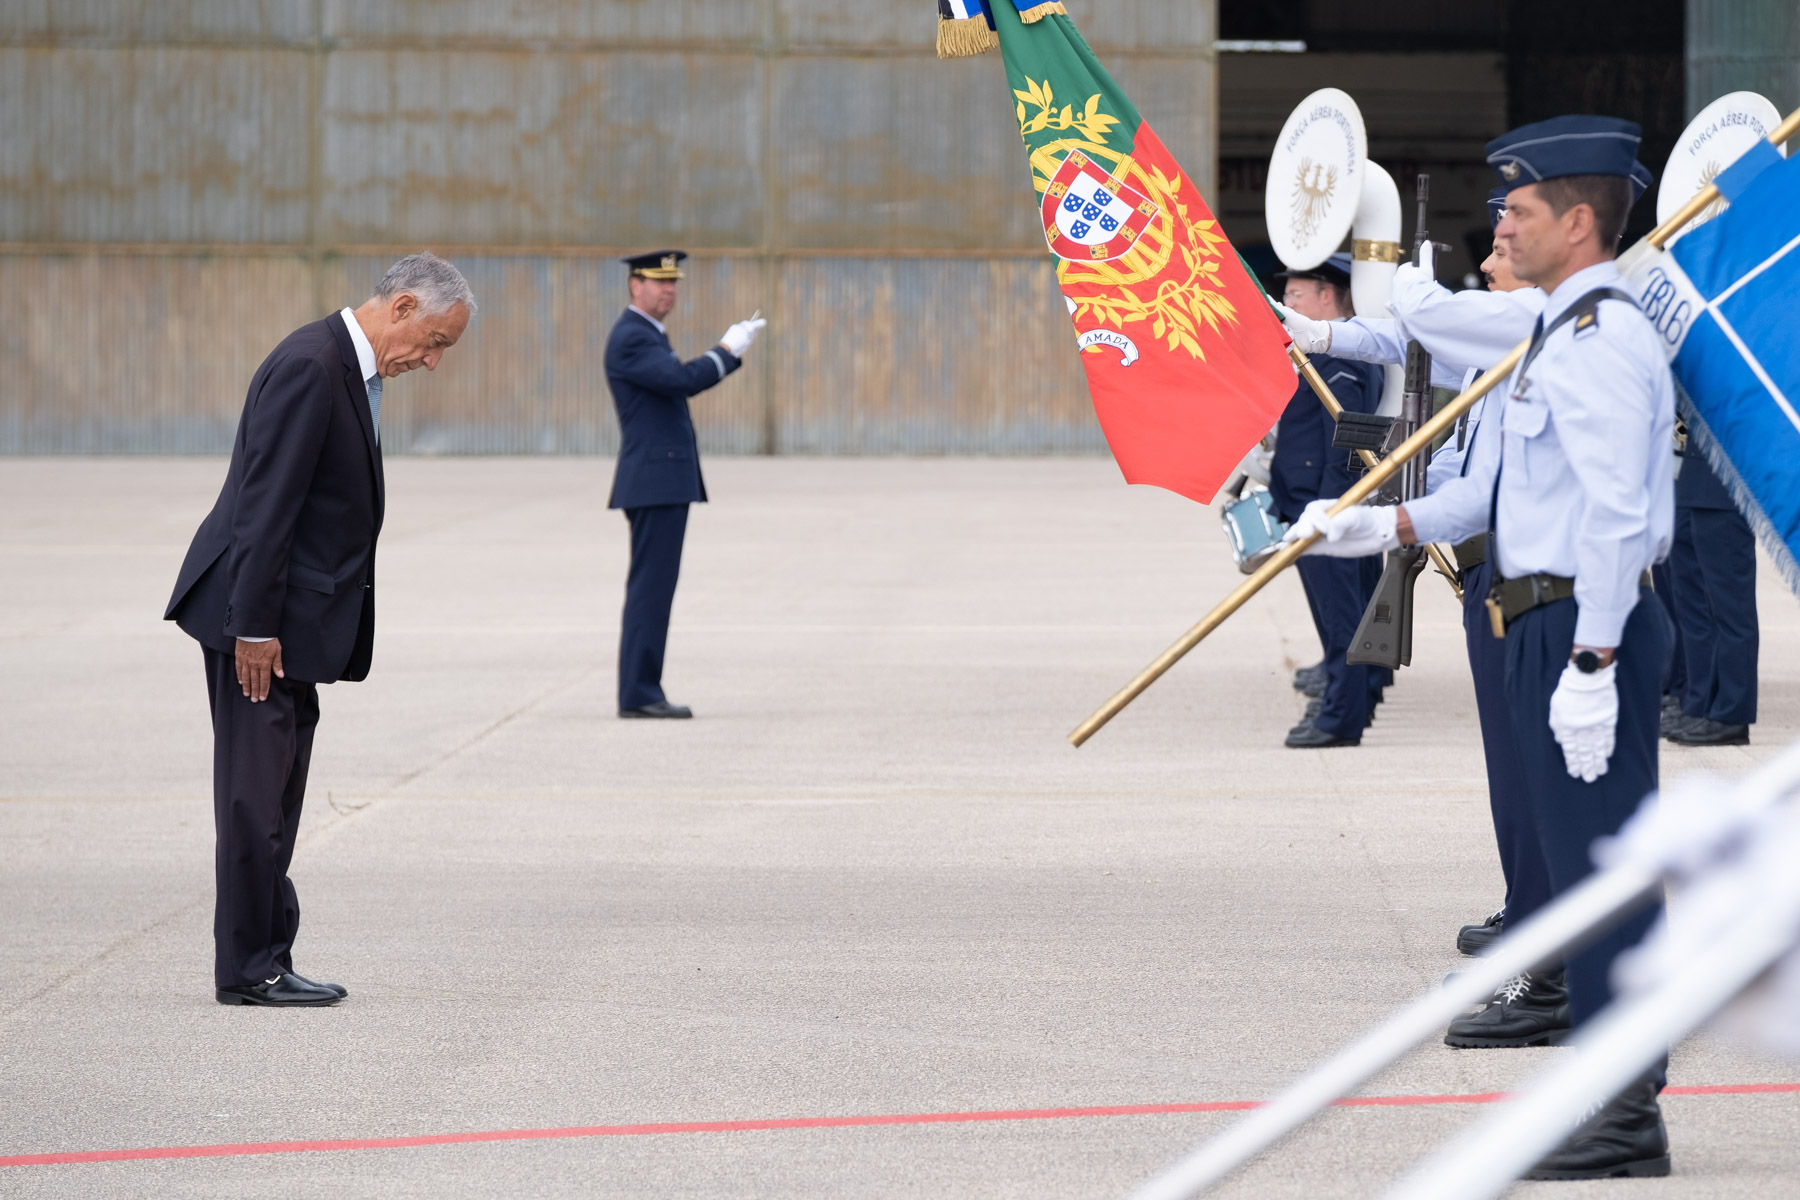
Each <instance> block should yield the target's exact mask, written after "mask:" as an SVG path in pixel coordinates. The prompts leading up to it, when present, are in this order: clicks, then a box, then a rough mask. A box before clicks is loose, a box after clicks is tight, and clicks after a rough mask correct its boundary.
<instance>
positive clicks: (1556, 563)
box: [1406, 261, 1675, 648]
mask: <svg viewBox="0 0 1800 1200" xmlns="http://www.w3.org/2000/svg"><path fill="white" fill-rule="evenodd" d="M1620 281H1621V277H1620V275H1619V271H1618V268H1617V267H1616V266H1614V265H1613V263H1612V262H1610V261H1608V262H1604V263H1596V264H1595V265H1593V266H1591V267H1587V268H1585V269H1583V270H1580V271H1577V272H1576V273H1575V274H1573V275H1571V276H1569V278H1567V279H1565V280H1563V282H1562V284H1561V286H1559V287H1558V288H1557V289H1556V291H1554V292H1552V293H1550V295H1549V296H1548V297H1547V298H1546V302H1545V305H1544V312H1543V321H1544V324H1545V325H1546V326H1548V325H1549V324H1550V323H1551V322H1553V321H1555V320H1556V318H1557V317H1558V316H1560V315H1562V313H1563V312H1564V311H1566V310H1567V309H1568V308H1569V306H1570V305H1572V304H1574V303H1575V301H1577V300H1579V299H1580V298H1581V297H1582V296H1584V295H1586V294H1587V293H1588V292H1590V291H1592V290H1594V289H1595V288H1598V287H1607V286H1613V287H1617V286H1619V284H1620ZM1508 294H1509V295H1517V293H1508ZM1575 324H1576V323H1575V322H1569V323H1568V324H1565V325H1564V326H1563V327H1562V328H1560V329H1558V330H1556V331H1555V332H1554V333H1552V334H1551V335H1550V337H1549V338H1548V339H1547V340H1546V341H1545V343H1544V346H1543V348H1542V349H1541V350H1540V351H1539V353H1538V356H1537V358H1536V360H1535V361H1533V363H1532V364H1531V367H1530V369H1529V370H1527V371H1526V372H1524V374H1523V377H1522V378H1521V376H1520V374H1519V373H1518V372H1514V374H1513V377H1512V378H1511V379H1510V380H1508V381H1507V382H1506V383H1505V384H1504V385H1502V386H1501V387H1500V388H1496V389H1495V390H1494V391H1493V392H1491V393H1490V394H1489V395H1490V399H1491V400H1492V401H1493V403H1494V404H1495V405H1497V406H1498V409H1499V411H1498V413H1497V414H1496V415H1497V416H1498V417H1499V430H1500V432H1501V434H1502V436H1501V437H1499V438H1494V437H1485V438H1482V439H1481V440H1480V442H1478V443H1477V449H1476V452H1475V453H1473V454H1472V455H1471V456H1470V459H1469V462H1468V469H1467V471H1466V472H1465V473H1464V474H1463V475H1462V476H1461V477H1460V478H1457V479H1450V480H1446V481H1445V482H1444V484H1443V486H1442V487H1441V488H1439V489H1438V490H1437V491H1436V492H1435V493H1434V494H1432V495H1430V496H1426V497H1424V498H1423V499H1420V500H1413V501H1409V502H1408V503H1407V505H1406V512H1407V515H1408V516H1409V517H1410V518H1411V519H1412V526H1413V532H1414V534H1415V536H1416V537H1417V538H1418V540H1419V541H1421V542H1435V541H1460V540H1461V539H1463V538H1466V537H1469V536H1471V535H1473V534H1476V533H1480V532H1482V531H1483V530H1485V529H1487V527H1488V514H1489V505H1490V503H1494V504H1495V512H1494V516H1495V529H1496V533H1497V535H1498V545H1497V547H1495V549H1496V550H1497V565H1498V567H1499V569H1500V573H1501V574H1502V575H1503V576H1505V577H1506V578H1509V579H1518V578H1521V577H1523V576H1526V575H1533V574H1538V573H1540V572H1542V573H1546V574H1551V575H1562V576H1565V577H1572V578H1573V579H1574V580H1575V601H1576V603H1577V604H1578V605H1579V606H1580V610H1581V611H1580V615H1579V616H1578V617H1577V619H1576V622H1575V642H1576V644H1578V645H1582V646H1595V647H1602V648H1604V647H1612V646H1617V645H1618V644H1619V642H1620V640H1621V638H1622V636H1623V631H1624V628H1625V619H1626V618H1627V617H1629V616H1630V615H1631V610H1632V608H1634V607H1635V606H1636V605H1637V602H1638V579H1639V577H1640V576H1641V575H1642V574H1643V573H1644V572H1645V571H1646V570H1648V569H1649V568H1650V566H1651V565H1652V564H1653V563H1657V562H1660V561H1662V560H1663V559H1664V558H1666V557H1667V556H1668V553H1669V543H1670V540H1671V536H1672V533H1673V530H1674V524H1675V481H1674V475H1673V471H1672V470H1671V467H1670V463H1669V456H1668V453H1667V447H1668V446H1669V445H1670V442H1671V439H1672V438H1673V437H1674V433H1675V384H1674V380H1673V378H1672V377H1671V376H1670V374H1669V366H1668V360H1667V359H1666V358H1665V357H1664V356H1663V352H1662V349H1661V344H1660V343H1659V342H1658V340H1657V337H1656V333H1655V331H1654V330H1652V329H1651V327H1650V323H1649V321H1647V320H1645V318H1644V315H1643V314H1642V313H1641V312H1639V311H1638V308H1637V306H1636V305H1634V304H1631V303H1629V302H1625V301H1618V300H1606V301H1604V302H1602V303H1601V305H1600V309H1599V320H1598V322H1597V323H1596V324H1595V325H1594V326H1592V327H1590V328H1588V329H1585V330H1582V331H1580V332H1577V331H1576V329H1575ZM1496 357H1498V356H1496ZM1492 411H1493V410H1490V412H1492ZM1495 449H1498V450H1499V453H1498V454H1495V453H1493V450H1495ZM1496 473H1497V474H1498V476H1499V482H1500V486H1499V493H1498V497H1497V500H1496V498H1495V490H1494V479H1495V475H1496Z"/></svg>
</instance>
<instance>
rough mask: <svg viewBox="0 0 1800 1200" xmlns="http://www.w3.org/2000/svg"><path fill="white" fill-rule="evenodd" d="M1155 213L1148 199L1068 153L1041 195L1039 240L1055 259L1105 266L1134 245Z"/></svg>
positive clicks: (1094, 164) (1096, 165)
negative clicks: (1041, 225)
mask: <svg viewBox="0 0 1800 1200" xmlns="http://www.w3.org/2000/svg"><path fill="white" fill-rule="evenodd" d="M1157 212H1158V209H1157V206H1156V205H1155V204H1154V203H1153V202H1152V201H1151V200H1150V198H1149V197H1148V196H1146V195H1144V194H1143V193H1142V192H1140V191H1138V190H1137V189H1136V188H1134V187H1132V186H1131V185H1130V184H1128V183H1125V182H1124V181H1123V180H1120V179H1118V178H1116V177H1114V176H1113V175H1110V174H1108V173H1107V171H1106V170H1105V168H1103V167H1101V166H1100V164H1099V163H1097V162H1095V161H1094V160H1093V159H1091V158H1089V157H1088V156H1087V155H1085V154H1083V153H1082V152H1081V151H1079V150H1071V151H1069V153H1068V156H1067V157H1066V158H1064V159H1063V160H1062V165H1061V166H1060V167H1058V168H1057V171H1056V174H1055V175H1054V176H1052V177H1051V180H1050V185H1049V187H1047V188H1045V189H1044V200H1043V206H1042V213H1043V218H1044V240H1045V241H1046V242H1048V243H1049V244H1050V250H1051V252H1052V253H1054V254H1055V255H1056V256H1057V257H1058V258H1064V259H1070V260H1074V261H1078V262H1110V261H1111V260H1113V259H1115V258H1118V257H1120V256H1121V255H1123V254H1124V253H1125V252H1126V251H1128V250H1130V249H1131V248H1132V247H1133V246H1135V245H1136V244H1137V240H1138V238H1139V237H1140V236H1141V235H1142V234H1143V232H1144V230H1145V229H1146V228H1147V227H1148V226H1149V224H1150V221H1151V219H1152V218H1154V217H1155V216H1156V214H1157Z"/></svg>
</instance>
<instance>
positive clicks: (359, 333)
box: [238, 308, 376, 642]
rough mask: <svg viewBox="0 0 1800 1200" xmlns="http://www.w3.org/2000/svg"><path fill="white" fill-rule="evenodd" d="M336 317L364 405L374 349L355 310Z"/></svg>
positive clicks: (245, 639)
mask: <svg viewBox="0 0 1800 1200" xmlns="http://www.w3.org/2000/svg"><path fill="white" fill-rule="evenodd" d="M338 316H340V317H342V318H344V326H345V328H347V329H348V330H349V331H350V344H351V345H352V346H354V347H355V348H356V369H357V370H358V371H360V372H361V373H362V380H363V402H364V403H365V404H366V403H368V399H369V380H370V379H372V378H374V376H375V370H376V366H375V347H374V346H371V345H370V344H369V335H368V334H366V333H364V332H363V327H362V326H361V325H359V324H357V323H356V310H355V309H351V308H340V309H338ZM274 640H275V639H274V638H273V637H272V636H271V637H240V638H239V639H238V641H240V642H272V641H274Z"/></svg>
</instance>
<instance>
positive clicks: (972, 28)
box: [937, 5, 1049, 58]
mask: <svg viewBox="0 0 1800 1200" xmlns="http://www.w3.org/2000/svg"><path fill="white" fill-rule="evenodd" d="M1040 7H1049V6H1048V5H1044V6H1040ZM999 44H1000V39H999V38H998V37H996V36H995V34H994V31H993V30H991V29H989V28H988V23H987V18H986V17H981V16H976V17H968V18H966V19H963V20H954V19H951V18H944V19H942V20H939V21H938V30H937V56H938V57H939V58H971V57H973V56H975V55H977V54H985V53H987V52H988V51H989V50H992V49H993V48H994V47H995V46H998V45H999Z"/></svg>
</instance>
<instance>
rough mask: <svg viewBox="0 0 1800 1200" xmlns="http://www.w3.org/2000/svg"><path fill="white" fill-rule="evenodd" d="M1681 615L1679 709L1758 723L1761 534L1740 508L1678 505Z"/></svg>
mask: <svg viewBox="0 0 1800 1200" xmlns="http://www.w3.org/2000/svg"><path fill="white" fill-rule="evenodd" d="M1669 574H1670V575H1671V576H1672V577H1673V581H1674V585H1675V586H1674V592H1675V620H1676V623H1677V624H1678V626H1679V627H1680V630H1681V641H1682V650H1683V651H1684V653H1685V657H1686V659H1687V663H1686V666H1687V687H1686V690H1685V691H1684V692H1682V693H1680V694H1681V711H1683V712H1685V713H1686V714H1687V715H1688V716H1690V717H1710V718H1712V719H1713V720H1715V721H1723V722H1724V723H1725V724H1727V725H1751V724H1754V723H1755V721H1756V656H1757V651H1758V649H1759V643H1760V640H1761V639H1760V631H1759V629H1758V626H1757V621H1756V535H1754V534H1752V533H1751V532H1750V523H1749V522H1748V521H1746V520H1745V519H1744V515H1743V514H1742V513H1740V512H1738V511H1737V510H1736V509H1734V508H1729V509H1728V508H1677V509H1676V510H1675V545H1674V548H1673V549H1672V550H1671V551H1670V553H1669Z"/></svg>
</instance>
